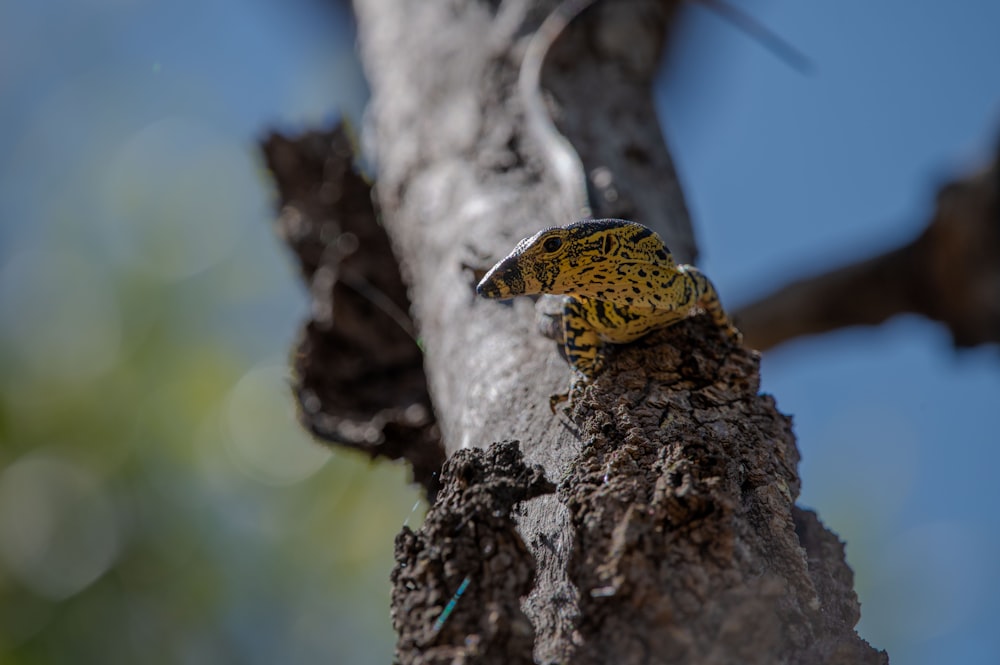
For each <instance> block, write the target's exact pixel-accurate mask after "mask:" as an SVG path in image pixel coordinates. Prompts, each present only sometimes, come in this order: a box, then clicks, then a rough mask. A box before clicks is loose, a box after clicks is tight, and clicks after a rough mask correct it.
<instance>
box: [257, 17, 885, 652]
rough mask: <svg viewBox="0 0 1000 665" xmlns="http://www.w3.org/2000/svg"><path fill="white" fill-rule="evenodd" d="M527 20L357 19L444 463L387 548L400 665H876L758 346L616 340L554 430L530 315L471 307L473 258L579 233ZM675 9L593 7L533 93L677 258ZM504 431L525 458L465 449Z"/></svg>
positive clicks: (680, 221)
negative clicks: (551, 146) (528, 49)
mask: <svg viewBox="0 0 1000 665" xmlns="http://www.w3.org/2000/svg"><path fill="white" fill-rule="evenodd" d="M538 5H539V6H532V5H530V4H529V3H528V2H526V0H510V1H508V2H500V3H495V2H494V3H491V2H485V1H478V2H477V1H474V0H453V1H452V2H448V3H439V2H401V1H397V0H357V2H356V11H357V14H358V25H359V32H360V44H361V47H362V54H363V59H364V62H365V67H366V70H367V72H368V75H369V79H370V83H371V87H372V92H373V99H372V128H371V129H372V136H373V139H374V146H375V149H376V152H377V160H378V174H377V187H376V193H377V201H378V203H379V208H380V211H381V213H382V219H383V223H384V225H385V228H386V229H387V231H388V233H389V236H390V238H391V239H392V243H393V246H394V248H395V250H396V254H397V255H398V257H399V259H400V261H401V265H402V275H403V278H404V280H405V282H406V283H407V285H408V287H409V295H410V298H411V300H412V312H413V314H414V319H415V321H416V329H417V330H418V331H419V335H420V337H421V339H422V340H423V341H424V347H425V351H426V353H425V356H424V367H425V369H426V372H427V379H428V382H429V394H430V396H431V399H432V401H433V405H434V410H435V413H436V416H437V419H438V423H439V425H440V428H441V435H442V436H441V442H442V443H443V446H444V449H445V451H446V452H447V454H448V455H449V456H450V461H449V462H448V464H446V465H445V468H444V473H443V474H442V478H441V491H440V493H439V494H438V499H437V500H436V501H435V502H434V503H433V504H432V505H431V508H430V511H429V513H428V516H427V520H426V522H425V524H424V525H423V526H422V527H421V529H420V530H419V531H418V532H417V533H412V532H409V531H404V533H403V534H402V535H401V536H400V538H399V539H398V540H397V550H396V557H397V569H396V571H395V572H394V574H393V580H394V585H395V586H394V591H393V617H394V622H395V625H396V628H397V630H398V631H399V633H400V640H399V643H398V648H397V659H398V660H399V661H400V662H403V663H430V662H436V663H446V662H447V663H450V662H488V663H492V662H530V661H531V660H532V659H533V660H535V661H536V662H573V663H608V662H615V663H660V662H663V663H666V662H672V663H735V662H740V663H776V662H785V663H884V662H886V661H887V658H886V656H885V654H884V653H879V652H877V651H875V650H873V649H872V648H871V647H869V646H868V645H867V644H866V643H865V642H863V641H862V640H861V639H860V638H858V636H857V635H856V633H855V632H854V630H853V627H854V624H855V623H856V621H857V619H858V617H859V608H858V602H857V598H856V596H855V594H854V592H853V589H852V574H851V571H850V569H849V568H848V567H847V565H846V563H845V562H844V554H843V547H842V546H841V544H840V542H839V541H838V540H837V538H836V537H835V536H834V535H833V534H831V533H830V532H828V531H827V530H826V529H825V528H824V527H823V526H822V524H821V523H820V522H819V520H818V518H817V517H816V516H815V515H814V514H812V513H810V512H807V511H802V510H800V509H798V508H796V507H795V505H794V501H795V498H796V496H797V495H798V491H799V481H798V476H797V472H796V466H797V462H798V452H797V450H796V447H795V441H794V438H793V436H792V433H791V429H790V424H789V421H788V419H787V418H786V417H784V416H782V415H781V414H780V413H779V412H778V411H777V409H776V407H775V403H774V400H773V399H772V398H771V397H769V396H765V395H760V394H759V392H758V387H759V386H758V375H757V362H758V356H757V354H756V353H755V352H753V351H749V350H747V349H745V348H740V347H737V346H734V345H732V344H731V343H730V342H728V341H726V340H725V339H724V338H723V337H722V336H721V335H720V334H719V331H717V330H715V329H714V328H713V327H712V325H711V323H710V322H709V321H708V320H707V319H705V318H703V317H701V318H696V319H692V320H690V321H687V322H685V323H683V324H680V325H678V326H675V327H674V328H672V329H670V330H666V331H661V332H659V333H656V334H654V335H651V336H649V337H648V338H646V339H644V340H641V341H640V342H638V343H636V344H632V345H629V346H627V347H622V348H620V349H617V350H616V351H615V352H613V353H612V354H611V357H610V359H609V363H608V368H607V371H606V372H605V373H603V374H602V375H601V376H600V377H598V379H597V380H596V381H595V382H594V383H593V385H591V386H589V387H587V389H586V390H585V391H583V392H582V393H580V394H577V395H576V396H575V402H574V404H573V406H572V408H571V409H570V410H569V411H567V412H566V413H563V414H560V415H558V416H554V415H552V414H550V413H549V410H548V403H549V396H550V395H551V394H552V393H555V392H559V391H561V390H563V389H565V387H566V383H567V382H568V379H569V372H568V369H567V367H566V365H565V363H564V362H563V361H562V359H561V358H560V357H559V355H558V353H556V350H555V347H554V345H553V344H552V343H551V342H550V341H548V340H546V339H545V338H543V337H542V336H541V335H539V334H537V332H536V331H535V323H534V311H533V307H532V306H531V303H530V302H528V301H526V300H523V299H522V300H519V301H515V302H514V303H511V304H506V305H498V304H496V303H493V302H487V301H482V300H477V299H476V297H475V295H474V292H473V289H472V286H473V276H472V274H471V272H472V271H470V270H469V269H468V268H469V266H472V267H480V266H483V267H485V266H488V265H489V264H490V263H491V262H492V261H493V260H494V259H495V258H498V257H499V256H502V255H503V254H505V253H506V251H507V250H509V249H510V247H511V246H512V245H513V244H514V243H515V242H516V241H517V240H518V239H520V238H521V237H522V236H525V235H527V234H529V233H531V232H533V231H535V230H537V229H538V228H541V227H544V226H550V225H554V224H560V223H565V222H567V221H570V220H568V219H566V218H565V214H566V211H564V210H560V209H559V206H558V205H556V204H554V203H553V202H558V201H560V200H561V197H559V196H556V193H555V192H554V191H553V187H554V183H553V182H552V180H551V179H550V178H549V177H548V176H547V174H546V173H545V172H544V169H543V168H542V165H543V164H544V163H545V162H544V160H543V159H541V158H540V157H539V155H537V154H536V153H535V152H534V150H535V146H534V144H533V140H532V137H530V136H526V135H525V134H524V129H523V123H522V122H521V109H520V103H519V100H518V99H517V96H516V94H515V90H516V86H515V84H514V82H515V80H516V78H517V67H518V63H519V58H520V54H521V53H522V51H523V47H524V40H525V38H526V36H527V35H530V33H531V31H532V30H533V29H534V28H535V27H537V25H538V24H539V23H540V22H541V20H542V19H543V18H544V16H545V15H546V14H547V12H548V11H550V10H551V9H552V7H553V3H551V2H547V3H538ZM674 5H675V3H653V2H639V1H637V2H629V3H610V2H609V3H598V4H597V5H596V6H595V7H594V8H592V10H591V11H589V12H587V14H585V15H584V16H583V17H582V18H581V20H580V21H578V22H577V23H574V24H573V25H572V26H571V27H570V30H569V32H568V34H567V35H565V37H564V38H563V39H561V40H560V42H559V43H558V44H557V46H556V50H555V52H554V53H553V54H552V59H551V62H550V66H549V67H548V70H547V73H546V78H545V83H546V87H547V88H548V89H549V90H551V91H552V92H553V93H554V95H555V98H556V100H558V103H557V104H554V106H553V108H554V112H555V115H556V117H558V118H559V120H560V126H561V127H562V129H563V131H564V132H565V133H566V134H567V136H568V137H569V138H570V140H571V141H572V142H573V143H574V145H576V146H577V149H578V150H579V152H580V154H581V157H582V159H583V161H584V163H585V165H586V166H587V170H588V174H589V175H590V177H591V185H592V186H593V187H594V189H595V191H596V192H597V193H598V197H597V198H598V200H597V201H595V208H596V209H597V210H596V212H597V214H604V215H607V214H609V213H614V214H620V215H622V216H627V217H630V218H633V219H636V220H638V221H641V222H644V223H646V224H648V225H649V226H652V227H653V228H655V229H656V230H657V231H658V232H659V233H660V234H661V236H662V237H664V238H665V239H666V240H667V242H668V244H669V245H671V247H672V249H673V250H674V253H675V254H676V255H677V256H678V257H679V258H681V259H682V260H692V259H693V258H694V255H695V246H694V243H693V240H692V237H693V236H692V234H691V229H690V223H689V220H688V218H687V213H686V208H685V205H684V201H683V196H682V194H681V189H680V187H679V186H678V184H677V181H676V177H675V175H674V172H673V167H672V162H671V160H670V156H669V152H668V151H667V149H666V146H665V145H664V143H663V138H662V136H661V134H660V130H659V126H658V123H657V119H656V114H655V111H654V109H653V104H652V100H651V97H650V85H651V78H652V75H653V71H654V69H655V67H656V65H657V62H658V58H659V52H660V49H661V46H662V42H663V39H664V37H665V34H666V32H667V28H668V25H669V23H670V19H671V17H672V13H673V11H674ZM597 91H599V92H597ZM272 168H274V163H273V161H272ZM315 214H316V215H318V216H321V215H322V214H323V213H322V212H316V213H315ZM324 256H326V253H324ZM397 304H400V305H402V303H401V302H398V303H397ZM307 366H308V367H309V368H313V369H312V371H315V372H317V373H318V375H319V376H320V377H322V376H323V373H324V372H330V371H332V370H330V369H329V367H328V366H326V365H322V364H317V363H315V362H310V363H307ZM300 397H301V394H300ZM338 399H339V397H338ZM413 399H414V400H416V401H415V403H420V400H421V399H423V398H422V397H421V395H420V392H419V391H415V392H414V393H413ZM335 402H336V399H333V400H331V401H321V404H324V405H326V404H330V405H331V408H335ZM303 406H306V404H305V402H303ZM358 413H361V412H360V411H359V412H358ZM423 424H424V426H426V425H427V423H426V422H424V423H423ZM331 438H335V437H331ZM431 439H432V437H428V436H423V435H418V436H415V437H414V440H413V442H412V444H411V445H413V446H426V445H436V440H435V441H431ZM498 440H508V441H511V440H517V441H519V442H520V444H519V445H515V444H513V443H508V444H504V445H503V446H497V447H493V448H489V449H488V450H486V451H485V452H484V450H482V449H486V448H487V447H488V446H489V445H490V444H491V442H494V441H498ZM522 455H523V459H522ZM546 479H547V480H546ZM549 483H554V484H556V485H557V486H558V487H557V490H556V491H555V492H554V493H553V492H551V491H550V490H551V487H552V486H551V485H550V484H549ZM466 579H468V580H469V583H468V584H467V586H465V587H464V592H463V593H462V594H461V595H456V594H457V591H458V589H460V588H463V587H462V582H463V581H464V580H466ZM449 599H454V600H455V602H454V604H453V606H452V607H451V609H450V610H446V607H447V606H448V602H449Z"/></svg>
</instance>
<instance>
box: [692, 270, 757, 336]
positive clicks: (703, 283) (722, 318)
mask: <svg viewBox="0 0 1000 665" xmlns="http://www.w3.org/2000/svg"><path fill="white" fill-rule="evenodd" d="M684 274H685V275H687V278H688V279H689V280H690V283H691V287H692V296H693V297H692V300H693V301H694V303H692V304H697V306H698V307H700V308H701V309H703V310H705V312H706V313H707V314H708V315H709V316H711V317H712V320H713V321H714V322H715V324H716V325H718V326H719V327H720V328H721V329H722V330H723V332H725V333H726V335H728V336H729V338H730V339H733V340H735V341H736V342H741V341H742V340H743V334H742V333H741V332H740V331H739V329H737V328H736V326H734V325H733V322H732V320H731V319H730V318H729V315H728V314H726V310H724V309H723V308H722V303H721V302H720V301H719V294H718V292H716V290H715V286H714V285H713V284H712V282H711V281H710V280H709V279H708V277H706V276H705V274H704V273H702V272H701V271H700V270H698V269H697V268H695V267H694V266H684Z"/></svg>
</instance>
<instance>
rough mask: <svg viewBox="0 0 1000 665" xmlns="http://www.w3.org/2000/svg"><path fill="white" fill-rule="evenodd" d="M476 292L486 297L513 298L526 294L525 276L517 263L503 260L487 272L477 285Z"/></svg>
mask: <svg viewBox="0 0 1000 665" xmlns="http://www.w3.org/2000/svg"><path fill="white" fill-rule="evenodd" d="M476 293H478V294H479V295H481V296H482V297H484V298H513V297H514V296H520V295H523V294H524V277H523V276H522V275H521V268H520V267H519V266H517V265H516V264H513V262H511V264H508V262H507V261H501V262H500V263H498V264H497V265H495V266H493V269H492V270H490V271H489V272H488V273H486V276H485V277H483V279H482V281H480V282H479V284H478V285H476Z"/></svg>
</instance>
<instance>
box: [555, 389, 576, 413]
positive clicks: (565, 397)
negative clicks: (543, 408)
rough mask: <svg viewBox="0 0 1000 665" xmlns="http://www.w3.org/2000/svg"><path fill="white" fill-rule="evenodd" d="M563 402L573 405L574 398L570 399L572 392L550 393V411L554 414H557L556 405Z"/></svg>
mask: <svg viewBox="0 0 1000 665" xmlns="http://www.w3.org/2000/svg"><path fill="white" fill-rule="evenodd" d="M563 402H566V406H571V405H572V404H573V400H571V399H570V394H569V393H568V392H565V393H556V394H555V395H549V411H551V412H552V415H555V413H556V407H557V406H559V405H560V404H562V403H563Z"/></svg>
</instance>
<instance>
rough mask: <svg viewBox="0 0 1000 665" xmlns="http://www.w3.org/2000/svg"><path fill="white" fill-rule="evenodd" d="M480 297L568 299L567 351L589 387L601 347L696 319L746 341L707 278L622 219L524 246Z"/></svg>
mask: <svg viewBox="0 0 1000 665" xmlns="http://www.w3.org/2000/svg"><path fill="white" fill-rule="evenodd" d="M476 292H477V293H479V295H481V296H484V297H486V298H512V297H514V296H523V295H534V294H542V293H550V294H555V295H565V296H567V297H566V298H565V299H564V305H563V319H562V325H563V335H562V336H563V345H564V348H565V351H566V358H567V359H568V360H569V363H570V365H571V366H572V367H573V369H574V370H576V372H577V373H578V375H579V376H580V377H581V378H583V379H584V381H589V380H590V379H592V378H593V377H594V376H595V375H596V374H597V373H599V372H600V370H601V368H602V365H603V361H602V356H601V346H602V344H604V343H612V344H625V343H627V342H632V341H634V340H637V339H639V338H640V337H642V336H643V335H646V334H647V333H649V332H652V331H653V330H657V329H659V328H666V327H668V326H671V325H673V324H675V323H677V322H678V321H681V320H683V319H685V318H687V317H688V316H691V315H692V314H694V313H696V312H698V311H704V312H706V313H708V314H709V315H710V316H711V317H712V319H713V320H714V321H715V323H717V324H718V325H719V327H720V328H722V329H723V331H725V333H726V334H727V335H729V336H730V337H731V338H734V339H737V340H739V339H740V333H739V331H738V330H737V329H736V327H735V326H733V324H732V322H731V321H730V320H729V317H728V316H727V315H726V312H725V311H724V310H723V309H722V304H721V303H720V302H719V297H718V294H717V293H716V291H715V287H714V286H712V283H711V282H710V281H709V280H708V278H707V277H705V275H703V274H702V273H701V271H699V270H698V269H697V268H695V267H694V266H690V265H684V264H677V263H675V262H674V260H673V258H672V257H671V256H670V251H669V250H668V249H667V247H666V245H664V244H663V241H662V240H660V238H659V236H657V235H656V233H654V232H653V231H652V230H651V229H649V228H647V227H645V226H643V225H642V224H637V223H635V222H628V221H625V220H621V219H588V220H584V221H581V222H576V223H575V224H570V225H568V226H557V227H553V228H550V229H545V230H543V231H539V232H538V233H536V234H535V235H533V236H531V237H529V238H525V239H524V240H522V241H521V242H519V243H518V244H517V247H515V248H514V250H513V251H512V252H511V253H510V254H508V255H507V256H506V257H505V258H504V259H503V260H501V261H500V262H499V263H497V264H496V265H495V266H493V268H491V269H490V271H489V272H488V273H486V276H485V277H483V279H482V281H480V282H479V285H478V286H477V287H476ZM574 383H575V381H574ZM557 401H559V400H557ZM554 404H555V402H553V405H554Z"/></svg>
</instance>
